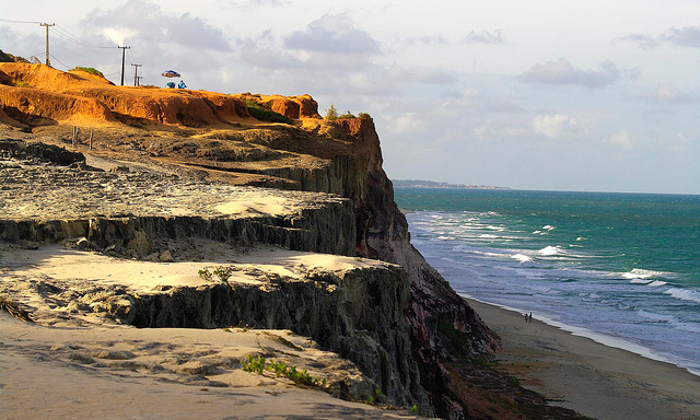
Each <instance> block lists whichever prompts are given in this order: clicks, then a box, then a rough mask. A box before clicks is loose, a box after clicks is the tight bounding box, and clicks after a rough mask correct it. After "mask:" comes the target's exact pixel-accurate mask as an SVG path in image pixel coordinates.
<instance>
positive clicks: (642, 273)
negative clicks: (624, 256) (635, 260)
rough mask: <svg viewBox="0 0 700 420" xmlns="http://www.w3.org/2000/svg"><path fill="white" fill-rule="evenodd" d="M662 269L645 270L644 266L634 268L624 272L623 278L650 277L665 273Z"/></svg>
mask: <svg viewBox="0 0 700 420" xmlns="http://www.w3.org/2000/svg"><path fill="white" fill-rule="evenodd" d="M663 274H664V273H663V272H662V271H653V270H645V269H643V268H633V269H632V271H628V272H627V273H623V274H622V278H623V279H650V278H652V277H658V276H661V275H663Z"/></svg>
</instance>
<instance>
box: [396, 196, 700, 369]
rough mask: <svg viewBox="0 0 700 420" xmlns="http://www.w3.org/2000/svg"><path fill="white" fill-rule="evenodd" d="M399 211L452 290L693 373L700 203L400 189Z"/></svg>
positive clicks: (697, 356)
mask: <svg viewBox="0 0 700 420" xmlns="http://www.w3.org/2000/svg"><path fill="white" fill-rule="evenodd" d="M396 202H397V203H398V205H399V207H401V208H405V209H410V210H414V211H415V212H413V213H411V214H409V215H408V216H407V218H408V221H409V225H410V230H411V235H412V242H413V244H414V245H415V246H416V248H418V249H419V250H420V251H421V253H423V255H424V256H425V257H426V259H427V260H428V262H429V263H431V264H432V265H433V266H434V267H435V268H437V269H438V270H439V271H440V272H441V273H442V274H443V276H445V278H446V279H447V280H448V281H449V282H450V283H451V284H452V286H453V287H454V288H455V290H457V291H458V292H460V293H464V294H468V295H470V296H472V297H474V298H477V299H479V300H483V301H485V302H490V303H496V304H500V305H505V306H509V307H512V308H516V309H518V310H520V311H522V312H534V313H535V316H538V315H539V316H540V317H541V318H546V319H548V320H550V321H554V322H556V323H561V324H565V325H567V326H571V327H577V328H583V329H585V330H586V331H590V332H592V333H599V334H603V335H604V336H606V337H611V338H614V339H617V341H621V342H623V343H628V344H629V346H627V347H628V348H630V349H635V350H636V351H639V352H640V353H643V354H647V355H654V356H656V357H658V358H662V359H666V360H670V361H672V362H674V363H676V364H678V365H679V366H683V367H685V368H688V369H689V370H691V371H692V372H693V373H698V372H700V196H683V195H652V194H615V193H584V192H545V191H517V190H456V189H455V190H452V189H424V188H397V189H396ZM619 339H622V340H619ZM639 349H642V351H640V350H639Z"/></svg>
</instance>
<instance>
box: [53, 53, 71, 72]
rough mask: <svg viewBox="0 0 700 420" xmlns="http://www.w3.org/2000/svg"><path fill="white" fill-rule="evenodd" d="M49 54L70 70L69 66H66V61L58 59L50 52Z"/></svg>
mask: <svg viewBox="0 0 700 420" xmlns="http://www.w3.org/2000/svg"><path fill="white" fill-rule="evenodd" d="M50 55H51V58H53V59H54V60H56V61H58V62H59V63H61V64H62V65H63V67H65V68H66V70H70V66H68V65H67V64H66V63H64V62H63V61H61V60H59V59H58V58H56V57H54V55H53V54H50Z"/></svg>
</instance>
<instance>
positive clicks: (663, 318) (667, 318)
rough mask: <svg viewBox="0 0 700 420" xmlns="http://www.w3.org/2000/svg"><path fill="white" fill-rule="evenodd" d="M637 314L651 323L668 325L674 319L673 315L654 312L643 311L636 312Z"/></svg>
mask: <svg viewBox="0 0 700 420" xmlns="http://www.w3.org/2000/svg"><path fill="white" fill-rule="evenodd" d="M637 314H638V315H639V316H641V317H644V318H646V319H649V320H651V322H663V323H668V324H670V323H672V322H674V321H675V319H676V318H675V317H674V316H673V315H663V314H657V313H655V312H649V311H645V310H643V309H640V310H639V311H637Z"/></svg>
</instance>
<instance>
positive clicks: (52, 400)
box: [0, 312, 416, 420]
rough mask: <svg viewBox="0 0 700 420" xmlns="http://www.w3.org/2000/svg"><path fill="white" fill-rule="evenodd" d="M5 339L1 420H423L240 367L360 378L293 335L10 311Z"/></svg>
mask: <svg viewBox="0 0 700 420" xmlns="http://www.w3.org/2000/svg"><path fill="white" fill-rule="evenodd" d="M0 331H2V343H3V345H2V348H0V356H2V357H1V358H0V401H1V405H0V418H2V419H7V420H10V419H76V420H77V419H94V420H97V419H116V418H121V419H171V420H173V419H192V418H197V419H201V420H207V419H212V420H213V419H223V418H232V419H260V418H265V419H286V418H295V419H304V418H307V419H318V418H325V419H373V418H375V419H409V418H416V417H415V416H412V415H411V414H410V413H408V412H406V411H387V410H381V409H379V408H375V407H372V406H369V405H366V404H361V403H353V402H348V401H343V400H340V399H336V398H333V397H331V396H330V395H329V394H327V393H325V392H322V391H319V390H313V389H308V388H300V387H298V386H295V385H292V383H291V382H290V381H289V380H288V379H286V378H279V379H278V378H276V377H274V376H272V375H268V376H265V377H262V376H260V375H257V374H254V373H246V372H244V371H243V370H242V369H241V368H240V363H239V361H240V360H241V359H242V358H243V357H245V356H246V355H248V354H254V355H256V354H265V355H267V356H272V357H275V359H276V360H280V361H285V362H286V363H289V364H294V365H295V366H298V367H299V368H306V369H308V370H309V371H310V373H311V374H312V375H314V376H319V377H324V378H331V377H332V376H333V375H349V376H352V375H358V372H357V370H356V369H355V370H354V371H353V369H352V368H348V365H347V363H346V362H344V361H343V360H342V359H339V358H338V357H337V356H336V355H335V354H333V353H328V352H323V351H319V350H317V349H315V348H314V345H313V342H311V341H310V340H307V339H304V338H302V337H296V336H293V335H290V333H289V332H288V331H275V330H266V331H262V330H247V331H246V330H240V329H234V330H231V332H229V331H225V330H196V329H166V328H163V329H137V328H132V327H114V328H55V327H43V326H38V325H31V324H26V323H24V322H22V321H19V320H16V319H13V318H10V317H9V316H8V315H7V314H6V313H4V312H1V313H0ZM274 336H281V337H283V338H284V339H286V340H289V341H291V342H293V343H294V344H295V345H297V346H300V347H303V350H301V351H298V350H294V349H292V348H290V347H288V346H285V345H284V344H281V343H279V342H278V341H276V340H274V339H273V338H274Z"/></svg>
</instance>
